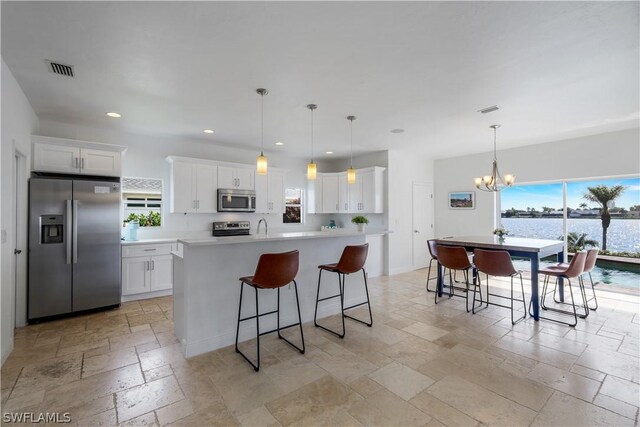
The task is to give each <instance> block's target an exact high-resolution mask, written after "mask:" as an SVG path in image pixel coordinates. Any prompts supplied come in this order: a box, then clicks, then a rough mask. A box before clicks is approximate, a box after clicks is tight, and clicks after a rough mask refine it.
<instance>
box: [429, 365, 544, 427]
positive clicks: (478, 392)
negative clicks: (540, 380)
mask: <svg viewBox="0 0 640 427" xmlns="http://www.w3.org/2000/svg"><path fill="white" fill-rule="evenodd" d="M428 392H429V394H431V395H433V396H434V397H436V398H438V399H439V400H441V401H443V402H447V403H448V404H449V405H451V406H452V407H454V408H456V409H458V410H459V411H461V412H464V413H465V414H467V415H469V416H470V417H472V418H475V419H477V420H479V421H481V422H482V423H484V424H487V425H502V426H513V425H526V424H529V423H530V422H531V421H533V419H534V417H535V416H536V412H535V411H533V410H531V409H528V408H525V407H524V406H522V405H519V404H517V403H515V402H513V401H511V400H509V399H506V398H504V397H502V396H499V395H497V394H495V393H493V392H491V391H489V390H487V389H485V388H482V387H480V386H478V385H475V384H473V383H471V382H469V381H466V380H464V379H462V378H459V377H455V376H448V377H445V378H443V379H442V380H440V381H438V382H437V383H435V384H434V385H432V386H431V387H430V388H429V390H428Z"/></svg>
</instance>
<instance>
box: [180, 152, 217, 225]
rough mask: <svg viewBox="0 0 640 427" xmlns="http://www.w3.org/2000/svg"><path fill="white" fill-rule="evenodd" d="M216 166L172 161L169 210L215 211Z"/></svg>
mask: <svg viewBox="0 0 640 427" xmlns="http://www.w3.org/2000/svg"><path fill="white" fill-rule="evenodd" d="M217 180H218V168H217V166H211V165H207V164H199V163H187V162H180V161H174V162H173V163H172V164H171V195H170V197H171V212H172V213H175V212H182V213H215V212H217V200H218V199H217V188H218V183H217Z"/></svg>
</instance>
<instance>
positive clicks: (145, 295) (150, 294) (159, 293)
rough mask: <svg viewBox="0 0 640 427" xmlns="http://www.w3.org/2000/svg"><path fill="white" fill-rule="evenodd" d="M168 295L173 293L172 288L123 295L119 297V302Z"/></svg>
mask: <svg viewBox="0 0 640 427" xmlns="http://www.w3.org/2000/svg"><path fill="white" fill-rule="evenodd" d="M168 295H173V289H165V290H163V291H155V292H145V293H143V294H135V295H123V296H122V298H120V301H121V302H128V301H138V300H141V299H150V298H158V297H166V296H168Z"/></svg>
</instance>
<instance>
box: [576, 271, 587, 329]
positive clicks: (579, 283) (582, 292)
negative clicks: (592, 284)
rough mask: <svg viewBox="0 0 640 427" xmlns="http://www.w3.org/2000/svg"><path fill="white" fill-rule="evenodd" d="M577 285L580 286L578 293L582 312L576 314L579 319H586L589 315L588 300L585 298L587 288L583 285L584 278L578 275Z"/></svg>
mask: <svg viewBox="0 0 640 427" xmlns="http://www.w3.org/2000/svg"><path fill="white" fill-rule="evenodd" d="M578 285H579V286H580V294H581V296H582V309H583V310H584V314H579V315H578V316H579V317H580V318H581V319H586V318H587V317H589V301H588V300H587V290H586V289H585V287H584V280H583V279H582V276H578Z"/></svg>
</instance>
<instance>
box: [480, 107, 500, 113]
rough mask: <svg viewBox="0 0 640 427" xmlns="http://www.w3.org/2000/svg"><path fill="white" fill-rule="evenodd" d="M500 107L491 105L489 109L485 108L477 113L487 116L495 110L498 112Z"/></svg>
mask: <svg viewBox="0 0 640 427" xmlns="http://www.w3.org/2000/svg"><path fill="white" fill-rule="evenodd" d="M499 109H500V107H498V106H497V105H492V106H491V107H487V108H483V109H482V110H478V113H482V114H487V113H493V112H494V111H496V110H499Z"/></svg>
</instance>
